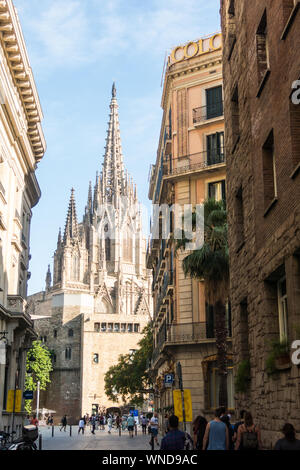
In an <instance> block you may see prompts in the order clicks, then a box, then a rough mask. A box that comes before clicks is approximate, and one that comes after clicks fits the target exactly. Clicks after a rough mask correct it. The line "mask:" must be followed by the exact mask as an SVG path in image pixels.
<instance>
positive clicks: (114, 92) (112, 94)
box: [111, 82, 117, 98]
mask: <svg viewBox="0 0 300 470" xmlns="http://www.w3.org/2000/svg"><path fill="white" fill-rule="evenodd" d="M111 96H112V97H113V98H116V96H117V90H116V84H115V82H114V83H113V86H112V92H111Z"/></svg>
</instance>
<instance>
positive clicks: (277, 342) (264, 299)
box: [221, 0, 300, 448]
mask: <svg viewBox="0 0 300 470" xmlns="http://www.w3.org/2000/svg"><path fill="white" fill-rule="evenodd" d="M299 6H300V4H299V2H298V1H294V0H291V1H288V0H280V1H272V0H264V1H261V0H259V1H258V0H254V1H251V2H247V1H235V2H234V1H229V0H224V1H222V2H221V13H222V31H223V44H224V48H223V73H224V84H225V106H224V109H225V134H226V139H225V141H226V147H227V149H228V152H227V207H228V222H229V251H230V268H231V269H230V271H231V274H230V277H231V304H232V319H233V351H234V363H235V373H236V375H237V374H238V373H239V371H241V369H240V367H241V364H242V363H244V364H245V363H247V362H248V364H249V366H250V376H244V377H243V380H244V384H245V390H246V391H245V392H242V391H240V392H239V393H236V407H237V409H238V410H240V409H242V408H243V409H248V410H250V411H251V412H252V414H253V417H254V420H255V422H256V423H257V425H259V426H260V428H261V430H262V439H263V444H264V446H265V447H267V448H270V447H272V446H273V445H274V443H275V442H276V440H277V439H278V438H279V437H281V433H280V431H281V429H282V427H283V424H284V423H285V422H291V423H292V424H293V425H294V426H295V427H296V430H297V432H300V368H299V365H297V364H296V363H294V362H293V360H292V357H293V350H292V345H293V342H294V340H299V339H300V337H299V334H300V329H299V324H300V257H299V254H300V237H299V234H300V179H299V178H300V174H299V168H300V140H299V135H300V105H299V104H298V103H299V101H300V100H295V99H294V98H293V92H294V91H295V90H293V88H292V85H293V83H294V82H295V81H296V80H298V79H299V69H300V56H299V47H300V38H299V28H300V11H299V10H300V9H299ZM298 95H299V93H298ZM294 352H295V351H294ZM245 361H246V362H245Z"/></svg>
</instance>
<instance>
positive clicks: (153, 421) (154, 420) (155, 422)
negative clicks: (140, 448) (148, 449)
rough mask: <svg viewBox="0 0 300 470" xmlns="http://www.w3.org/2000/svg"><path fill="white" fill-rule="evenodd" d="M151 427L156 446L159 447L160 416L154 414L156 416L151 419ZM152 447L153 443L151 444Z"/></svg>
mask: <svg viewBox="0 0 300 470" xmlns="http://www.w3.org/2000/svg"><path fill="white" fill-rule="evenodd" d="M150 427H151V434H152V436H153V439H154V440H155V442H156V444H157V445H158V446H159V443H158V439H157V435H158V415H157V413H154V416H152V418H151V419H150ZM149 444H150V445H151V441H150V442H149Z"/></svg>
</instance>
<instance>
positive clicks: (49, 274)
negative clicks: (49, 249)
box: [46, 264, 52, 291]
mask: <svg viewBox="0 0 300 470" xmlns="http://www.w3.org/2000/svg"><path fill="white" fill-rule="evenodd" d="M51 283H52V276H51V270H50V264H48V271H47V274H46V291H48V290H49V289H50V288H51Z"/></svg>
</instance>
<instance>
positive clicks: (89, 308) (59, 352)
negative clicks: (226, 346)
mask: <svg viewBox="0 0 300 470" xmlns="http://www.w3.org/2000/svg"><path fill="white" fill-rule="evenodd" d="M145 260H146V241H145V239H144V237H143V234H142V223H141V211H140V205H139V203H138V199H137V192H136V187H134V185H133V182H132V180H131V179H130V178H129V177H128V175H127V172H126V171H125V168H124V163H123V154H122V147H121V139H120V128H119V116H118V103H117V99H116V89H115V85H113V90H112V99H111V104H110V119H109V128H108V132H107V139H106V147H105V156H104V163H103V169H102V171H101V174H100V175H98V174H97V176H96V184H95V188H94V192H93V191H92V186H91V184H90V187H89V192H88V202H87V206H86V209H85V214H84V216H83V221H82V223H78V221H77V215H76V205H75V196H74V190H72V192H71V198H70V203H69V208H68V213H67V220H66V225H65V230H64V233H63V234H62V233H61V231H59V236H58V242H57V249H56V251H55V253H54V273H53V285H52V279H51V278H52V276H51V271H50V266H49V269H48V273H47V277H46V290H45V291H44V292H39V293H37V294H34V295H32V296H31V297H29V299H28V301H29V308H30V313H31V315H32V319H33V320H34V324H35V329H36V331H37V333H38V336H39V339H41V340H42V341H44V342H45V343H46V345H47V347H48V348H49V349H50V350H51V351H52V355H53V369H54V370H53V372H52V382H51V385H50V386H49V388H48V390H47V392H44V393H42V394H41V403H40V408H46V409H48V410H53V411H55V412H56V418H57V419H58V420H59V419H60V418H61V416H63V415H64V414H66V415H67V416H68V418H69V422H74V423H76V421H77V419H78V418H79V417H80V415H83V414H86V413H89V414H91V413H92V412H97V411H101V410H102V409H103V408H104V407H105V408H106V409H107V408H109V407H113V406H119V405H118V404H116V403H114V402H111V401H110V400H109V399H108V398H107V396H106V394H105V383H104V376H105V373H106V372H107V370H108V369H109V368H110V367H111V366H112V365H114V364H116V363H117V362H118V358H119V356H120V354H128V353H129V354H130V353H132V354H133V353H134V351H135V350H136V349H137V348H138V343H139V341H140V340H141V339H142V332H143V329H144V328H145V327H146V325H147V324H148V323H149V321H150V320H151V317H152V308H151V273H150V272H149V270H147V268H146V266H145Z"/></svg>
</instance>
